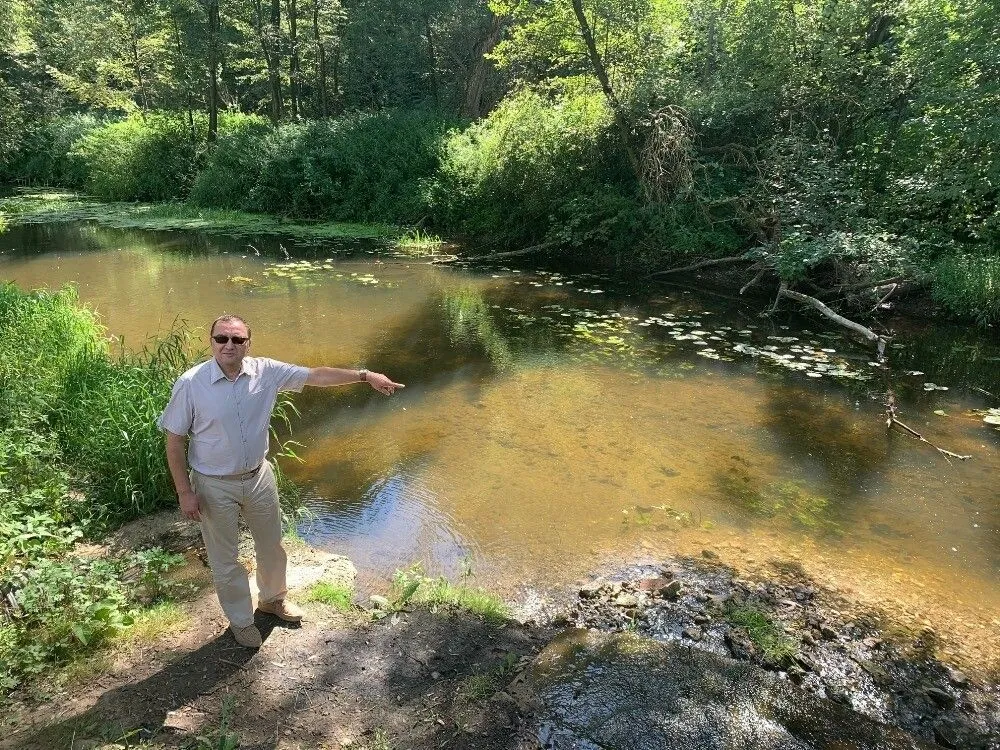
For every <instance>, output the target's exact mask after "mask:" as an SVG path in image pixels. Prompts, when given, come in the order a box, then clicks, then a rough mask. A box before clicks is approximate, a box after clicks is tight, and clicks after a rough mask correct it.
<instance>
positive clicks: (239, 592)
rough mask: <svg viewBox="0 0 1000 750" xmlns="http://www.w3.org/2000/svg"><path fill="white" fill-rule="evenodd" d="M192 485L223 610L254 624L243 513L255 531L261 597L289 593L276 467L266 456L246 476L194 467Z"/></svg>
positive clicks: (232, 618)
mask: <svg viewBox="0 0 1000 750" xmlns="http://www.w3.org/2000/svg"><path fill="white" fill-rule="evenodd" d="M191 487H192V489H193V490H194V491H195V493H196V494H197V495H198V498H199V499H200V500H201V505H200V508H199V511H200V514H201V537H202V539H204V540H205V550H206V551H207V552H208V564H209V567H210V568H211V569H212V579H213V580H214V581H215V592H216V593H217V594H218V596H219V604H221V605H222V611H223V612H225V613H226V617H228V618H229V622H231V623H232V624H233V625H235V626H236V627H246V626H247V625H252V624H253V601H252V599H251V596H250V580H249V578H248V577H247V571H246V568H244V567H243V566H242V565H240V562H239V559H238V549H239V517H240V514H242V515H243V519H244V520H245V521H246V524H247V527H248V528H249V529H250V534H251V536H253V542H254V550H255V552H256V554H257V589H258V591H259V592H260V601H261V602H262V603H264V602H271V601H274V600H276V599H284V598H285V593H286V583H285V569H286V567H287V564H288V556H287V555H286V554H285V550H284V548H283V547H282V546H281V509H280V508H279V507H278V486H277V483H276V482H275V480H274V470H273V469H272V468H271V464H270V463H269V462H267V461H265V462H264V465H263V466H262V467H261V469H260V471H258V472H257V474H256V475H254V476H253V477H251V478H250V479H247V480H242V479H219V478H218V477H210V476H206V475H204V474H199V473H198V472H197V471H192V472H191Z"/></svg>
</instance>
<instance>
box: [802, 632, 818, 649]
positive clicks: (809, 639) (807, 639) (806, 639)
mask: <svg viewBox="0 0 1000 750" xmlns="http://www.w3.org/2000/svg"><path fill="white" fill-rule="evenodd" d="M802 642H803V643H804V644H806V645H807V646H815V645H816V639H815V638H813V636H812V633H809V632H806V633H803V634H802Z"/></svg>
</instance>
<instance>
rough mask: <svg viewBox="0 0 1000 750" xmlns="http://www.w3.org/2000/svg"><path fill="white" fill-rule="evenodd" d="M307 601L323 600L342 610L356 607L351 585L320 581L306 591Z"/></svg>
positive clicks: (345, 610)
mask: <svg viewBox="0 0 1000 750" xmlns="http://www.w3.org/2000/svg"><path fill="white" fill-rule="evenodd" d="M305 601H307V602H322V603H323V604H326V605H329V606H331V607H333V608H334V609H336V610H339V611H340V612H350V611H351V609H353V607H354V590H353V589H352V588H351V587H349V586H344V585H340V584H334V583H329V582H327V581H319V582H318V583H315V584H313V585H312V586H310V587H309V589H308V591H306V595H305Z"/></svg>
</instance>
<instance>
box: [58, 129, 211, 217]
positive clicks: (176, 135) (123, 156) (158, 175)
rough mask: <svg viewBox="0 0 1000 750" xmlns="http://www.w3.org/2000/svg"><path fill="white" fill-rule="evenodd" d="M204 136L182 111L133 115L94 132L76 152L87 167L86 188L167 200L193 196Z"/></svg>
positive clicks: (124, 197)
mask: <svg viewBox="0 0 1000 750" xmlns="http://www.w3.org/2000/svg"><path fill="white" fill-rule="evenodd" d="M203 139H204V123H203V122H202V121H201V120H199V121H198V125H197V129H196V132H195V133H194V134H192V132H191V129H190V127H189V125H188V124H187V123H186V122H185V121H184V119H183V116H181V115H166V114H149V115H146V116H145V117H140V116H139V115H133V116H132V117H129V118H128V119H126V120H121V121H119V122H112V123H109V124H107V125H105V126H103V127H100V128H96V129H94V130H91V131H90V132H88V133H87V134H86V135H84V136H83V137H82V138H81V139H80V140H78V141H76V143H75V144H74V145H73V148H72V150H71V152H70V156H71V158H73V159H77V160H79V161H80V162H82V163H83V164H84V165H85V166H84V169H85V171H86V175H87V179H86V182H85V184H84V189H85V190H86V191H87V192H88V193H91V194H92V195H94V196H96V197H98V198H101V199H103V200H109V201H164V200H172V199H177V198H184V197H186V196H187V194H188V192H189V190H190V189H191V185H192V183H193V182H194V177H195V174H196V172H197V166H198V157H199V153H200V152H201V150H202V147H201V144H202V142H203Z"/></svg>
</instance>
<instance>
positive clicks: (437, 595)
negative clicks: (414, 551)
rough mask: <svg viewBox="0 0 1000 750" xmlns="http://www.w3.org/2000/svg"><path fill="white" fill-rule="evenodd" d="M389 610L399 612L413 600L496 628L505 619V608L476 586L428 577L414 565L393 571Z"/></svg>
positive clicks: (506, 615)
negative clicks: (461, 612)
mask: <svg viewBox="0 0 1000 750" xmlns="http://www.w3.org/2000/svg"><path fill="white" fill-rule="evenodd" d="M390 599H391V602H392V607H393V608H394V609H400V608H402V607H405V606H406V605H407V604H408V603H409V602H411V601H413V602H416V603H420V604H426V605H429V606H431V607H435V606H448V607H454V608H456V609H461V610H464V611H466V612H470V613H472V614H474V615H478V616H479V617H482V618H483V619H484V620H485V621H487V622H489V623H493V624H496V625H500V624H502V623H503V622H504V621H505V620H506V619H507V617H508V612H507V605H506V604H504V603H503V601H502V600H501V599H499V598H498V597H496V596H495V595H493V594H490V593H489V592H487V591H484V590H483V589H481V588H478V587H472V586H468V585H466V584H464V583H463V584H458V585H456V584H454V583H452V582H451V581H449V580H448V579H447V578H444V577H443V576H442V577H438V578H431V577H428V576H426V575H424V572H423V569H422V568H421V566H419V565H415V566H413V567H411V568H409V569H407V570H397V571H396V573H395V575H393V578H392V596H391V597H390Z"/></svg>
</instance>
